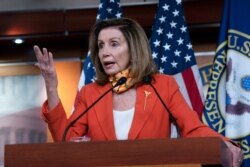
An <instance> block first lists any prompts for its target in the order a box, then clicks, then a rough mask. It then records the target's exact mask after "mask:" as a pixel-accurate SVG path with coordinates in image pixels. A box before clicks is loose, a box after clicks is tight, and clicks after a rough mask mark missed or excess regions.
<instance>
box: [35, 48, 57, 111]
mask: <svg viewBox="0 0 250 167" xmlns="http://www.w3.org/2000/svg"><path fill="white" fill-rule="evenodd" d="M34 51H35V54H36V58H37V61H38V62H37V63H35V66H37V67H38V68H39V69H40V71H41V74H42V76H43V78H44V81H45V85H46V91H47V97H48V105H49V109H51V108H53V107H54V106H55V105H56V104H57V103H58V101H59V97H58V92H57V86H58V79H57V74H56V70H55V66H54V61H53V55H52V53H51V52H49V51H48V50H47V49H46V48H43V49H42V50H41V49H40V48H39V47H38V46H37V45H35V46H34Z"/></svg>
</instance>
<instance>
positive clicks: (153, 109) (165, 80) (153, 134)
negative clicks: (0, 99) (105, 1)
mask: <svg viewBox="0 0 250 167" xmlns="http://www.w3.org/2000/svg"><path fill="white" fill-rule="evenodd" d="M89 44H90V52H91V58H92V61H93V63H94V66H95V68H96V81H95V83H92V84H88V85H86V86H84V87H83V88H82V89H81V91H80V95H79V97H78V104H77V105H76V108H75V111H74V113H73V114H72V115H71V116H70V118H69V119H67V117H66V114H65V111H64V109H63V106H62V104H61V101H60V99H59V97H58V92H57V85H58V80H57V75H56V71H55V68H54V65H53V56H52V53H50V52H48V51H47V49H45V48H43V50H42V51H41V50H40V49H39V47H38V46H34V51H35V53H36V56H37V60H38V63H37V64H36V65H37V66H38V67H39V68H40V70H41V73H42V75H43V77H44V80H45V84H46V90H47V96H48V100H47V101H46V102H45V103H44V105H43V107H42V116H43V119H44V120H45V121H46V122H47V123H48V125H49V129H50V132H51V134H52V136H53V139H54V140H55V141H57V142H59V141H61V140H62V138H63V135H64V131H65V128H66V127H67V125H68V124H69V123H70V122H72V121H73V120H75V119H76V118H77V117H78V116H79V115H80V114H81V113H82V112H83V111H85V110H86V109H87V108H88V107H89V106H90V105H92V104H93V103H94V102H95V101H96V99H98V98H99V97H100V96H101V95H103V94H104V93H105V92H107V91H108V90H109V89H112V87H114V85H116V83H117V81H118V80H119V79H120V78H121V77H126V78H127V80H126V83H125V84H122V85H119V86H116V87H114V88H113V91H110V92H109V93H107V94H106V95H105V96H104V97H103V98H102V99H101V100H100V101H98V102H97V103H96V104H95V105H94V106H93V107H92V108H90V109H89V110H88V112H87V113H86V114H85V115H83V116H82V117H81V118H80V119H79V120H77V122H75V123H74V124H73V125H72V126H71V127H70V128H69V131H68V133H67V136H66V140H70V138H72V137H74V136H84V135H88V136H90V138H91V140H135V139H149V138H169V137H170V124H171V121H170V118H171V117H173V119H172V121H174V122H176V123H177V125H178V127H179V130H180V135H181V137H204V136H217V137H220V138H222V139H223V140H224V141H225V142H226V144H227V145H228V146H229V148H230V149H231V151H232V152H233V162H234V164H235V166H238V165H239V160H242V153H241V150H240V148H239V147H237V146H234V145H233V144H232V143H231V142H230V141H229V140H228V139H227V138H224V137H223V136H221V135H220V134H218V133H216V132H214V131H213V130H212V129H210V128H209V127H208V126H206V125H204V124H202V123H201V122H200V120H199V118H198V116H197V114H196V112H194V111H192V110H191V109H190V107H189V106H188V104H187V103H186V101H185V99H184V98H183V96H182V95H181V93H180V90H179V87H178V85H177V83H176V82H175V80H174V79H173V78H172V77H171V76H168V75H163V74H159V73H158V72H157V69H156V66H155V64H154V62H153V60H152V57H151V52H150V48H149V44H148V40H147V36H146V34H145V33H144V31H143V29H142V28H141V26H140V25H139V24H138V23H137V22H135V21H134V20H131V19H127V18H122V19H111V20H106V21H101V22H97V23H96V24H95V25H94V27H93V28H92V31H91V33H90V40H89ZM145 77H147V78H150V79H151V78H152V81H151V80H150V81H149V82H150V83H149V84H148V81H146V82H147V83H145ZM153 87H154V88H155V89H156V90H158V92H159V96H160V97H161V98H162V99H163V102H164V104H166V106H167V107H168V108H169V110H170V112H171V114H169V113H168V112H167V111H166V109H165V108H164V106H163V104H162V102H161V101H160V99H159V97H158V96H157V94H156V92H155V91H154V89H153Z"/></svg>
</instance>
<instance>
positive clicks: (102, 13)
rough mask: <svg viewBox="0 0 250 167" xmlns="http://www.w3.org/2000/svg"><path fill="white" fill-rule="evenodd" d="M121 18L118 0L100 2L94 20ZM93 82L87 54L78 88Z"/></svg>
mask: <svg viewBox="0 0 250 167" xmlns="http://www.w3.org/2000/svg"><path fill="white" fill-rule="evenodd" d="M120 17H122V10H121V6H120V0H100V4H99V8H98V12H97V16H96V20H105V19H110V18H120ZM94 80H95V68H94V66H93V64H92V62H91V59H90V53H89V52H88V54H87V56H86V59H85V62H84V66H83V70H82V73H81V77H80V81H79V85H78V88H79V89H80V88H81V87H82V86H84V85H86V84H88V83H91V82H94Z"/></svg>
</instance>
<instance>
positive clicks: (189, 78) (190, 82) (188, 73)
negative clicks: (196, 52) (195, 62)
mask: <svg viewBox="0 0 250 167" xmlns="http://www.w3.org/2000/svg"><path fill="white" fill-rule="evenodd" d="M182 76H183V80H184V83H185V86H186V89H187V92H188V96H189V98H190V101H191V104H192V107H193V109H194V110H195V111H196V112H197V113H198V115H199V117H200V118H201V116H202V110H203V104H202V99H201V97H200V96H196V95H197V94H200V92H199V89H198V87H197V85H196V80H195V77H194V74H193V70H192V68H188V69H186V70H184V71H183V72H182Z"/></svg>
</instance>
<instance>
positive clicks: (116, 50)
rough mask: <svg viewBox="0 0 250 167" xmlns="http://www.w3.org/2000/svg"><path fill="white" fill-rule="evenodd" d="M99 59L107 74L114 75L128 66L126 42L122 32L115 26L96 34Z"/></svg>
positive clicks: (128, 55) (128, 57)
mask: <svg viewBox="0 0 250 167" xmlns="http://www.w3.org/2000/svg"><path fill="white" fill-rule="evenodd" d="M98 48H99V59H100V61H101V64H102V67H103V69H104V71H105V73H106V74H107V75H114V74H116V73H118V72H120V71H122V70H124V69H126V68H128V67H129V62H130V54H129V49H128V44H127V41H126V39H125V37H124V36H123V34H122V32H121V31H120V30H119V29H118V28H116V27H108V28H105V29H103V30H101V31H100V33H99V36H98Z"/></svg>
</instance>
